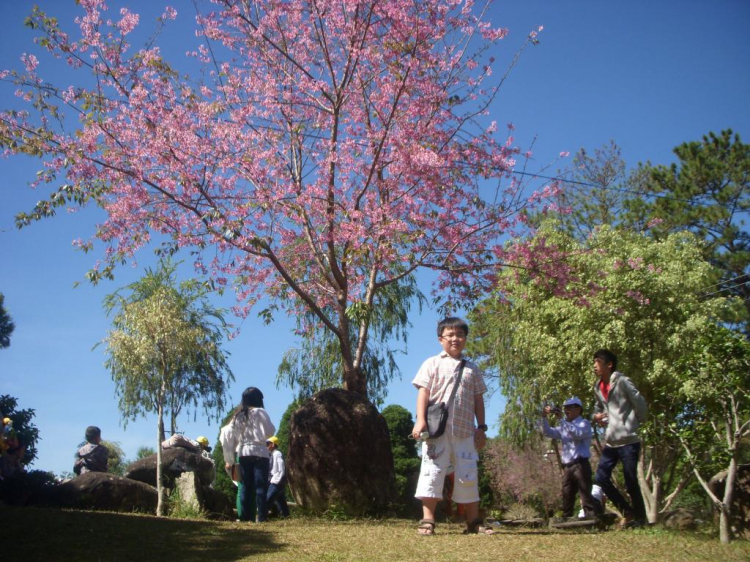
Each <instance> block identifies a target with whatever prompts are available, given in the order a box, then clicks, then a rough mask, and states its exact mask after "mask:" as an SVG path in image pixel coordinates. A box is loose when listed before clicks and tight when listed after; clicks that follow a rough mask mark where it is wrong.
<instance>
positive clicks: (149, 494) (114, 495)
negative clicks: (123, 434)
mask: <svg viewBox="0 0 750 562" xmlns="http://www.w3.org/2000/svg"><path fill="white" fill-rule="evenodd" d="M49 500H50V503H52V504H53V505H56V506H58V507H70V508H77V509H102V510H107V511H120V512H128V513H129V512H133V511H138V512H142V513H155V512H156V500H157V498H156V489H155V488H153V487H152V486H149V485H147V484H144V483H143V482H137V481H135V480H131V479H129V478H123V477H122V476H115V475H114V474H109V473H106V472H87V473H85V474H81V475H80V476H78V477H77V478H73V479H72V480H68V481H67V482H64V483H62V484H60V485H59V486H55V487H54V491H53V492H52V493H51V494H50V497H49Z"/></svg>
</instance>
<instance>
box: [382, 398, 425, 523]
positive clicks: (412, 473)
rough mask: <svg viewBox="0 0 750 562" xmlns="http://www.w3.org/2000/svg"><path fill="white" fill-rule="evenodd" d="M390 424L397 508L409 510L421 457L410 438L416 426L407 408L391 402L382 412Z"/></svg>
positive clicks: (411, 505) (412, 500)
mask: <svg viewBox="0 0 750 562" xmlns="http://www.w3.org/2000/svg"><path fill="white" fill-rule="evenodd" d="M381 414H382V416H383V417H384V418H385V422H386V424H387V425H388V434H389V436H390V439H391V451H392V453H393V468H394V471H395V473H396V497H397V498H398V500H397V502H398V505H397V506H396V507H397V510H398V511H401V512H408V511H409V509H410V508H411V507H413V505H414V489H413V487H414V486H415V485H416V478H417V476H418V475H419V466H420V463H421V461H420V458H419V456H418V451H417V445H416V442H415V441H414V440H413V439H410V438H409V435H410V434H411V430H412V428H413V427H414V418H413V417H412V415H411V412H409V411H408V410H407V409H406V408H404V407H402V406H399V405H397V404H391V405H390V406H387V407H386V408H384V409H383V411H382V412H381Z"/></svg>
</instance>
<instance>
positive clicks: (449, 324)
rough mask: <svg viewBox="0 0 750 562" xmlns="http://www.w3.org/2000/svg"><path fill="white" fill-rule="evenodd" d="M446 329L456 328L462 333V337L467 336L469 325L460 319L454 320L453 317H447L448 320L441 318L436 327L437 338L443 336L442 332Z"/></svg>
mask: <svg viewBox="0 0 750 562" xmlns="http://www.w3.org/2000/svg"><path fill="white" fill-rule="evenodd" d="M446 328H457V329H461V330H463V331H464V335H466V336H468V335H469V325H468V324H467V323H466V320H464V319H462V318H456V317H455V316H449V317H448V318H443V319H442V320H441V321H440V322H438V327H437V335H438V337H440V336H442V335H443V331H444V330H445V329H446Z"/></svg>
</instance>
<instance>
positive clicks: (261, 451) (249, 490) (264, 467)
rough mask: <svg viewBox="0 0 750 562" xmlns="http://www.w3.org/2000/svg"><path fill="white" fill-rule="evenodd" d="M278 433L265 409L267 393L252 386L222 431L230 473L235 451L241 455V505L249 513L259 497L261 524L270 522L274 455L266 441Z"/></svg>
mask: <svg viewBox="0 0 750 562" xmlns="http://www.w3.org/2000/svg"><path fill="white" fill-rule="evenodd" d="M275 432H276V428H275V427H274V425H273V423H271V418H270V417H269V416H268V412H266V410H265V409H264V408H263V393H262V392H261V391H260V390H258V389H257V388H255V387H252V386H251V387H249V388H247V389H245V392H243V393H242V404H241V405H240V407H239V408H237V412H236V413H235V414H234V416H233V417H232V421H230V422H229V424H228V425H226V426H225V427H224V428H222V431H221V448H222V451H223V453H224V466H225V467H226V469H227V470H228V471H229V470H231V468H232V465H233V464H234V456H235V452H236V453H237V454H238V455H239V459H240V473H241V474H242V482H243V484H244V486H242V487H241V488H240V502H241V503H242V507H243V512H244V513H245V514H249V513H250V512H251V510H250V504H251V502H250V498H251V496H250V494H253V493H254V494H255V502H256V504H255V505H256V507H257V511H258V522H262V521H268V504H267V502H266V494H267V490H268V473H269V456H270V455H269V452H268V449H267V448H266V440H267V439H268V438H269V437H272V436H273V434H274V433H275Z"/></svg>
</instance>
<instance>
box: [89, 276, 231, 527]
mask: <svg viewBox="0 0 750 562" xmlns="http://www.w3.org/2000/svg"><path fill="white" fill-rule="evenodd" d="M173 273H174V267H173V266H171V265H170V264H168V263H167V264H165V263H162V264H161V266H160V268H159V270H158V271H152V270H149V271H147V273H146V275H145V277H144V278H143V279H141V280H139V281H137V282H135V283H133V284H131V285H130V286H129V287H128V289H129V294H128V295H123V294H121V292H117V293H115V294H112V295H109V296H108V297H107V298H106V300H105V308H106V309H107V310H108V311H110V312H111V311H116V314H115V317H114V319H113V321H112V326H113V329H112V330H111V331H110V332H109V334H108V336H107V338H106V339H105V340H104V341H105V343H106V345H107V350H106V352H107V355H108V358H107V362H106V366H107V368H108V369H109V370H110V372H111V373H112V378H113V380H114V382H115V385H116V392H117V394H118V397H119V407H120V411H121V412H122V414H123V416H124V419H125V421H126V423H127V420H129V419H135V418H136V417H138V416H145V415H147V414H149V413H153V414H156V418H157V436H156V440H157V443H156V453H157V464H156V466H157V468H156V471H157V474H156V482H157V490H158V494H159V500H158V504H157V515H163V514H164V509H165V505H164V487H163V484H162V469H161V451H162V449H161V443H162V441H163V440H164V416H165V413H166V412H167V411H168V410H169V409H170V408H172V409H173V410H172V411H173V412H174V408H178V411H179V409H181V408H182V406H185V405H188V406H190V405H193V406H195V407H197V406H198V405H199V404H200V405H202V406H203V407H204V409H205V410H206V413H208V414H209V416H215V417H216V418H217V419H218V417H219V415H220V412H221V411H223V409H224V407H225V403H224V398H225V394H226V388H227V383H228V382H229V381H231V380H233V376H232V373H231V370H230V369H229V366H228V365H227V363H226V355H225V353H224V352H223V351H222V350H221V347H220V344H221V341H222V338H223V335H224V330H225V328H226V326H225V324H224V321H223V317H222V314H221V311H219V310H217V309H214V308H212V307H211V306H210V305H209V304H208V302H207V301H206V300H205V295H204V294H203V291H202V290H200V286H199V285H198V284H197V283H196V282H195V281H188V282H184V283H182V284H180V285H179V286H177V285H176V284H175V281H174V277H173V275H172V274H173ZM173 419H174V416H173Z"/></svg>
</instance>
